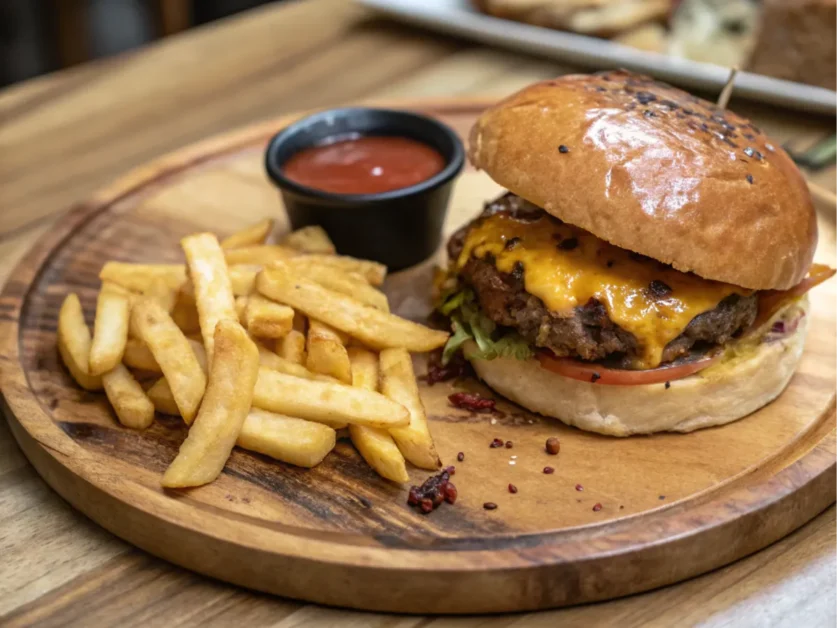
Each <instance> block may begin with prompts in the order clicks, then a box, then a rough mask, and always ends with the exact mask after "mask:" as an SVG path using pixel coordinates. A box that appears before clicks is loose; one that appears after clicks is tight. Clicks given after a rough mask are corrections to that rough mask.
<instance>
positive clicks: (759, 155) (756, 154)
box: [754, 151, 764, 161]
mask: <svg viewBox="0 0 837 628" xmlns="http://www.w3.org/2000/svg"><path fill="white" fill-rule="evenodd" d="M754 155H755V158H756V159H758V160H759V161H761V160H762V159H764V155H762V154H761V153H760V152H758V151H756V152H755V154H754Z"/></svg>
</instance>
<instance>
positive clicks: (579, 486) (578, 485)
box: [575, 484, 584, 491]
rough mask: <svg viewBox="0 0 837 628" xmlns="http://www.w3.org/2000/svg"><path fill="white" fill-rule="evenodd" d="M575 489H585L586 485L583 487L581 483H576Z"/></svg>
mask: <svg viewBox="0 0 837 628" xmlns="http://www.w3.org/2000/svg"><path fill="white" fill-rule="evenodd" d="M575 490H577V491H583V490H584V487H583V486H582V485H581V484H576V485H575Z"/></svg>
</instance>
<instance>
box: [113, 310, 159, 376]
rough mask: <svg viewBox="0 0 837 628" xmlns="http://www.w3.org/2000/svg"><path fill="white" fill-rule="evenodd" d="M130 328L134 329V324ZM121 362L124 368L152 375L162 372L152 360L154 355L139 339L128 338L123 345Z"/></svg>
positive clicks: (155, 361)
mask: <svg viewBox="0 0 837 628" xmlns="http://www.w3.org/2000/svg"><path fill="white" fill-rule="evenodd" d="M133 319H134V317H133V316H131V320H132V321H133ZM132 327H133V328H135V329H136V324H135V323H132ZM137 334H139V331H137ZM122 362H123V364H125V366H129V367H131V368H132V369H140V370H143V371H151V372H153V373H162V372H163V371H162V370H160V365H159V364H157V360H155V359H154V354H153V353H151V349H149V348H148V345H146V344H145V342H143V341H142V340H140V339H139V338H128V341H127V342H126V343H125V351H124V353H123V354H122Z"/></svg>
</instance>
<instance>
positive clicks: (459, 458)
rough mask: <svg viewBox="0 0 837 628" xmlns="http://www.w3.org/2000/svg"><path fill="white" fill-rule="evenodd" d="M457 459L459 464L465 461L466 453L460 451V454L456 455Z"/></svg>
mask: <svg viewBox="0 0 837 628" xmlns="http://www.w3.org/2000/svg"><path fill="white" fill-rule="evenodd" d="M456 459H457V460H458V461H459V462H462V461H463V460H465V452H464V451H460V452H459V453H458V454H456Z"/></svg>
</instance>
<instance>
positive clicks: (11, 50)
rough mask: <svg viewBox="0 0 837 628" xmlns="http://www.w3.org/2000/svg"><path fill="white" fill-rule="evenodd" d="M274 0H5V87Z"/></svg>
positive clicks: (0, 27) (0, 59)
mask: <svg viewBox="0 0 837 628" xmlns="http://www.w3.org/2000/svg"><path fill="white" fill-rule="evenodd" d="M268 1H269V0H0V87H3V86H5V85H10V84H12V83H15V82H17V81H21V80H24V79H27V78H31V77H33V76H38V75H39V74H44V73H46V72H52V71H54V70H59V69H61V68H65V67H69V66H72V65H75V64H77V63H83V62H84V61H88V60H90V59H95V58H98V57H105V56H108V55H112V54H116V53H119V52H123V51H125V50H130V49H131V48H136V47H137V46H141V45H143V44H146V43H148V42H150V41H153V40H155V39H158V38H160V37H164V36H167V35H171V34H174V33H177V32H180V31H182V30H185V29H187V28H191V27H193V26H198V25H200V24H205V23H207V22H211V21H213V20H217V19H220V18H222V17H226V16H228V15H232V14H234V13H237V12H239V11H244V10H246V9H250V8H253V7H255V6H258V5H261V4H266V3H267V2H268ZM274 1H281V0H274ZM347 1H348V0H347Z"/></svg>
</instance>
